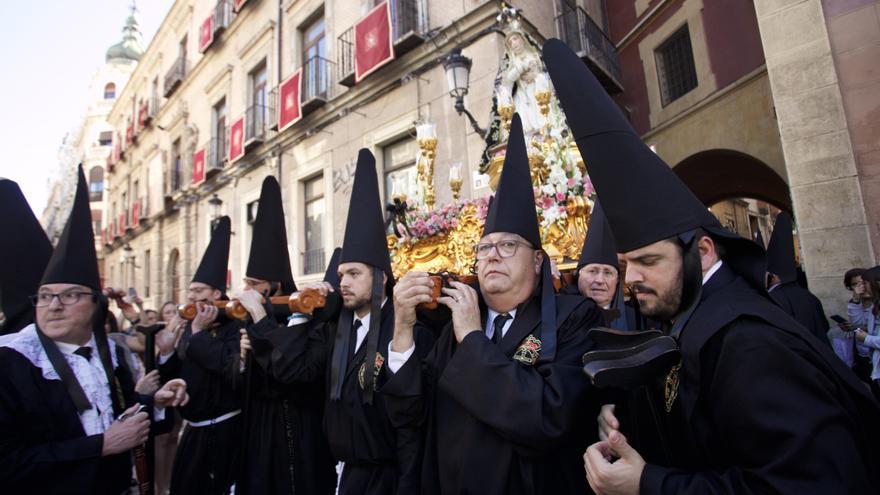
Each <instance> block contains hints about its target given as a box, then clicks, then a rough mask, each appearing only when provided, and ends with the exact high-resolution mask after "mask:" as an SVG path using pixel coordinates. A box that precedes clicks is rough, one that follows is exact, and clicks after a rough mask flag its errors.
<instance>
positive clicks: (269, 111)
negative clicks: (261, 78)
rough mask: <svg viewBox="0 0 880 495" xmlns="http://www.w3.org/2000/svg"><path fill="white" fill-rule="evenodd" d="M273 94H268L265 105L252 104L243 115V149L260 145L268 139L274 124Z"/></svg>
mask: <svg viewBox="0 0 880 495" xmlns="http://www.w3.org/2000/svg"><path fill="white" fill-rule="evenodd" d="M274 117H275V93H274V92H272V93H269V94H268V100H267V102H266V104H253V105H251V106H249V107H248V109H247V110H246V111H245V115H244V145H245V148H249V147H250V146H253V145H256V144H259V143H262V142H264V141H266V139H268V138H269V133H270V132H271V131H272V127H273V126H275V125H276V122H275V118H274Z"/></svg>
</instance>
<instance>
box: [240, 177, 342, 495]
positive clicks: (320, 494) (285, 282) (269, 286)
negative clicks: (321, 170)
mask: <svg viewBox="0 0 880 495" xmlns="http://www.w3.org/2000/svg"><path fill="white" fill-rule="evenodd" d="M244 282H245V285H246V288H245V290H243V291H241V292H240V293H239V294H238V295H237V296H236V298H237V299H238V300H239V301H240V302H241V304H242V305H243V306H244V307H245V308H246V309H247V310H248V313H249V315H250V320H249V321H248V322H247V325H246V328H243V329H241V331H240V332H241V335H242V340H241V346H242V349H243V350H245V349H248V348H250V349H251V351H252V354H251V355H252V356H253V359H252V360H248V359H247V357H246V354H245V352H242V357H243V362H242V369H241V371H242V372H243V373H242V374H241V375H240V376H239V377H238V378H240V379H241V382H242V385H243V390H244V394H245V397H244V399H245V402H244V434H243V439H244V450H243V452H242V456H241V458H242V461H241V473H242V474H241V476H240V477H239V480H238V483H237V484H236V485H235V492H236V493H238V494H254V495H256V494H261V493H273V494H279V495H280V494H285V493H287V494H294V493H295V494H297V495H326V494H327V493H328V492H331V491H333V489H334V488H335V487H336V470H335V463H334V462H333V459H332V458H331V457H330V450H329V448H328V447H327V441H326V440H325V439H324V435H323V434H322V431H321V419H322V417H323V401H324V393H323V390H322V387H320V386H319V385H318V386H311V387H309V386H295V385H289V384H284V383H281V382H279V381H278V380H277V379H276V378H275V377H274V376H272V372H273V370H274V368H273V363H272V355H273V353H275V352H276V349H277V347H276V343H278V342H279V341H283V338H284V335H283V334H284V333H289V331H288V329H287V328H286V326H287V316H288V315H287V314H285V313H286V312H284V311H281V310H280V309H281V308H279V311H278V312H277V313H276V311H275V309H274V307H273V305H272V304H271V303H270V302H269V301H268V298H269V297H271V296H278V295H286V296H289V295H290V294H292V293H294V292H296V284H295V283H294V281H293V274H292V273H291V270H290V258H289V255H288V252H287V228H286V224H285V219H284V205H283V202H282V200H281V187H280V185H279V184H278V181H277V180H276V179H275V177H272V176H268V177H266V178H265V179H264V180H263V186H262V191H261V192H260V202H259V206H258V210H257V218H256V219H255V220H254V227H253V238H252V239H251V251H250V255H249V258H248V264H247V269H246V270H245V279H244Z"/></svg>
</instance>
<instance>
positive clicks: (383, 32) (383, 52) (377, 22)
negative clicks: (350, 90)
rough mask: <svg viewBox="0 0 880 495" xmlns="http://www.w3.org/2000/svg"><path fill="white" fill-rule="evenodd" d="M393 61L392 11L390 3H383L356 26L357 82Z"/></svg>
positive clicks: (355, 66)
mask: <svg viewBox="0 0 880 495" xmlns="http://www.w3.org/2000/svg"><path fill="white" fill-rule="evenodd" d="M392 60H394V45H393V41H392V39H391V10H390V9H389V8H388V2H382V3H381V4H379V5H377V6H376V7H375V8H373V10H371V11H370V13H369V14H367V15H366V17H364V18H363V19H361V20H360V21H358V23H357V24H355V25H354V80H355V82H360V81H361V79H363V78H365V77H367V76H368V75H369V74H371V73H373V72H375V71H376V70H378V69H379V68H380V67H382V66H383V65H385V64H387V63H388V62H391V61H392Z"/></svg>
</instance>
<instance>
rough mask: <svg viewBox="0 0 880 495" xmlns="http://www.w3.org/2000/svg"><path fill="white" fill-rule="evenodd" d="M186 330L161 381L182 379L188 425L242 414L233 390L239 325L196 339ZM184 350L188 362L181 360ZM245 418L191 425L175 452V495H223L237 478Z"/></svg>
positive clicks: (224, 324) (162, 371)
mask: <svg viewBox="0 0 880 495" xmlns="http://www.w3.org/2000/svg"><path fill="white" fill-rule="evenodd" d="M191 326H192V323H191V322H190V323H188V324H187V328H186V330H185V331H184V335H183V337H182V338H181V339H180V343H179V345H178V348H177V351H175V353H174V354H172V355H171V357H170V358H169V359H168V360H167V361H166V362H165V363H163V364H160V365H159V366H158V369H159V373H160V375H161V378H162V381H163V382H164V381H167V380H170V379H172V378H183V379H184V380H185V381H186V383H187V392H188V393H189V397H190V399H189V403H188V404H187V405H186V406H184V407H182V408H180V414H181V416H183V418H184V419H186V420H187V421H205V420H209V419H213V418H217V417H220V416H222V415H224V414H226V413H229V412H232V411H236V410H239V409H241V401H240V398H239V395H240V394H239V392H238V391H236V390H235V389H234V387H233V384H234V375H233V374H234V373H238V363H239V356H238V355H239V333H238V323H237V322H235V321H230V320H228V319H225V318H223V319H222V320H221V323H220V325H219V326H218V327H217V328H215V329H213V330H203V331H201V332H199V333H197V334H195V335H193V334H192V329H191ZM181 349H183V354H184V357H181ZM240 426H241V415H240V414H239V415H238V416H235V417H233V418H230V419H227V420H225V421H222V422H219V423H216V424H214V425H209V426H201V427H192V426H189V425H187V427H186V429H185V430H184V432H183V436H182V437H181V439H180V443H179V444H178V446H177V453H176V454H175V456H174V465H173V467H172V473H171V493H172V494H175V493H177V494H187V495H188V494H191V493H196V494H197V493H205V494H215V493H225V492H226V491H227V490H228V489H229V487H230V486H231V485H232V484H233V483H234V482H235V479H236V477H237V476H236V474H237V473H238V466H237V464H236V463H237V460H238V451H239V447H240V442H241V440H240Z"/></svg>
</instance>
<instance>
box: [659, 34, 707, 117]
mask: <svg viewBox="0 0 880 495" xmlns="http://www.w3.org/2000/svg"><path fill="white" fill-rule="evenodd" d="M654 60H655V61H656V62H657V77H658V79H659V80H660V95H661V97H662V101H663V106H666V105H668V104H669V103H672V102H673V101H675V100H677V99H678V98H680V97H682V96H684V95H685V94H687V93H688V92H689V91H690V90H692V89H694V88H696V87H697V69H696V67H695V66H694V52H693V50H692V48H691V35H690V32H689V31H688V27H687V24H685V25H684V27H682V28H681V29H679V30H678V31H676V32H675V33H674V34H673V35H672V36H670V37H669V39H667V40H666V41H664V42H663V43H662V44H661V45H660V46H659V47H657V50H656V51H655V52H654Z"/></svg>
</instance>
